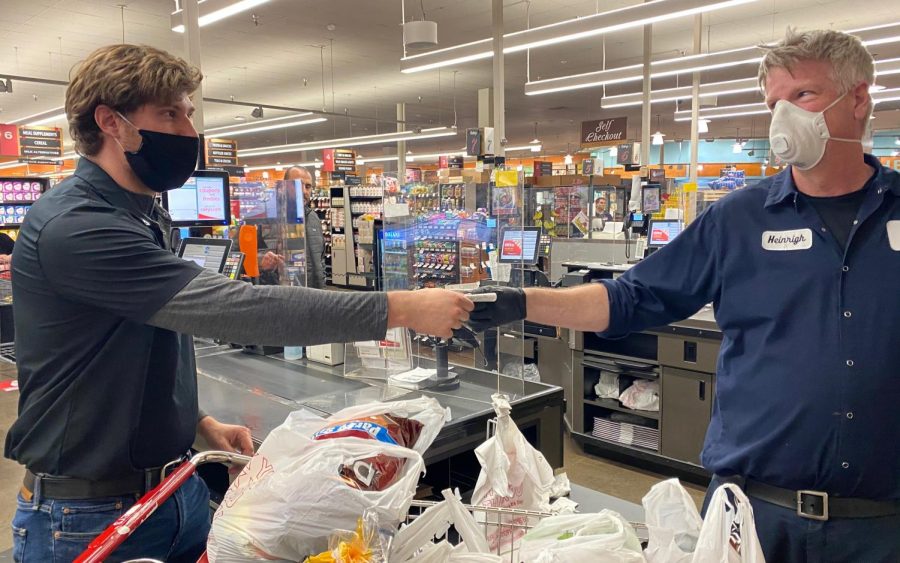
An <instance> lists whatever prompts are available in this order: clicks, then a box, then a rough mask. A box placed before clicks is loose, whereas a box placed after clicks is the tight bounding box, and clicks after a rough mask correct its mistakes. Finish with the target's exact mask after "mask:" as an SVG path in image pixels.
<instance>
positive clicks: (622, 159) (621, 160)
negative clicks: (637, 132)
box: [616, 143, 640, 166]
mask: <svg viewBox="0 0 900 563" xmlns="http://www.w3.org/2000/svg"><path fill="white" fill-rule="evenodd" d="M634 145H635V144H634V143H625V144H622V145H618V146H617V147H616V151H617V152H616V164H619V165H622V166H625V165H629V164H640V155H639V154H638V151H637V150H636V147H635V146H634Z"/></svg>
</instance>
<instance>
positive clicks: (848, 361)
mask: <svg viewBox="0 0 900 563" xmlns="http://www.w3.org/2000/svg"><path fill="white" fill-rule="evenodd" d="M847 366H848V367H851V368H852V367H853V360H847Z"/></svg>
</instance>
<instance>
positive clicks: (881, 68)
mask: <svg viewBox="0 0 900 563" xmlns="http://www.w3.org/2000/svg"><path fill="white" fill-rule="evenodd" d="M679 60H680V59H679ZM629 68H630V67H629ZM898 73H900V58H897V59H885V60H880V61H875V76H876V78H877V77H879V76H887V75H890V74H898ZM654 77H655V75H654ZM883 89H884V87H883V86H875V85H872V86H871V87H870V88H869V92H872V93H874V92H878V91H879V90H883ZM758 91H759V82H758V81H757V78H756V77H747V78H739V79H737V80H726V81H724V82H711V83H709V84H701V85H700V97H701V98H704V97H707V96H728V95H731V94H743V93H746V92H758ZM691 97H692V91H691V87H690V86H681V87H678V88H665V89H661V90H653V91H651V92H650V103H651V104H658V103H663V102H674V101H678V100H689V99H691ZM643 103H644V94H643V92H633V93H631V94H619V95H615V96H604V97H602V98H600V107H602V108H603V109H611V108H620V107H629V106H639V105H642V104H643Z"/></svg>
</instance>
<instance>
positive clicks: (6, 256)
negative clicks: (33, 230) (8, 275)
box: [0, 233, 16, 272]
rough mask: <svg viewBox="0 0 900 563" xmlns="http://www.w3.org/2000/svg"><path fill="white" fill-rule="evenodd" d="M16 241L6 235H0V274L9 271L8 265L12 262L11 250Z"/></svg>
mask: <svg viewBox="0 0 900 563" xmlns="http://www.w3.org/2000/svg"><path fill="white" fill-rule="evenodd" d="M15 244H16V241H14V240H13V239H12V237H10V236H9V235H8V234H6V233H0V272H8V271H9V263H10V261H11V260H12V252H13V248H15Z"/></svg>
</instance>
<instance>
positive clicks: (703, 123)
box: [697, 119, 709, 133]
mask: <svg viewBox="0 0 900 563" xmlns="http://www.w3.org/2000/svg"><path fill="white" fill-rule="evenodd" d="M697 132H698V133H709V120H708V119H699V120H697Z"/></svg>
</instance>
